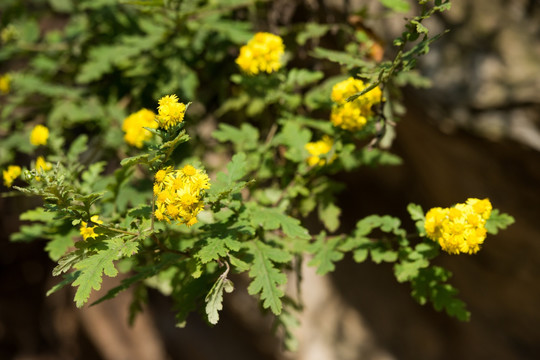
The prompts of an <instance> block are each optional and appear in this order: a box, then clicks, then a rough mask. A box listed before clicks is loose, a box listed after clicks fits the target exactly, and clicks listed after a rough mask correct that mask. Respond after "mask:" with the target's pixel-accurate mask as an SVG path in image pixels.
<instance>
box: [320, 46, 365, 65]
mask: <svg viewBox="0 0 540 360" xmlns="http://www.w3.org/2000/svg"><path fill="white" fill-rule="evenodd" d="M311 55H312V56H313V57H315V58H319V59H325V60H329V61H332V62H336V63H338V64H340V65H343V66H345V67H347V68H348V69H352V68H354V67H360V68H366V69H369V68H372V67H373V64H371V63H369V62H367V61H364V60H362V59H360V58H359V57H355V56H353V55H350V54H348V53H346V52H342V51H335V50H328V49H323V48H320V47H317V48H315V49H314V50H313V53H312V54H311Z"/></svg>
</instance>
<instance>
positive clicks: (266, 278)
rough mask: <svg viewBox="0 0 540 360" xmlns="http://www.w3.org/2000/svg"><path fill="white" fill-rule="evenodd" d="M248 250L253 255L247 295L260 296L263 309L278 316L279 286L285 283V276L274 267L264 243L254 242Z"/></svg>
mask: <svg viewBox="0 0 540 360" xmlns="http://www.w3.org/2000/svg"><path fill="white" fill-rule="evenodd" d="M249 250H250V252H251V254H252V255H253V264H252V267H251V270H250V271H249V276H250V277H251V278H252V279H253V280H252V282H251V283H250V284H249V287H248V293H249V294H250V295H255V294H260V297H261V300H262V305H263V308H265V309H268V308H270V310H272V312H273V313H274V314H276V315H279V314H280V313H281V309H282V303H281V297H283V295H284V292H283V290H282V289H281V288H280V286H282V285H285V283H287V276H286V275H285V274H284V273H282V272H281V271H279V270H278V269H276V268H275V267H274V265H273V264H272V261H270V258H269V257H268V254H267V252H266V246H265V245H264V243H262V242H260V241H259V240H255V241H253V242H251V243H250V246H249Z"/></svg>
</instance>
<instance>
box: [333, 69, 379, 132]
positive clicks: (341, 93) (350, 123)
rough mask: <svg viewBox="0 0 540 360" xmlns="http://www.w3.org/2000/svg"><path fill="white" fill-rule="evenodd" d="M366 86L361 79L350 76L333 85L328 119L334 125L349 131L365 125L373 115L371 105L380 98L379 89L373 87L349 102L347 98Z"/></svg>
mask: <svg viewBox="0 0 540 360" xmlns="http://www.w3.org/2000/svg"><path fill="white" fill-rule="evenodd" d="M367 87H368V85H366V84H364V82H363V81H362V80H359V79H354V78H352V77H350V78H348V79H347V80H344V81H341V82H339V83H337V84H336V85H334V87H333V88H332V95H331V98H332V101H334V103H335V104H334V106H333V107H332V113H331V115H330V121H332V124H334V126H338V127H341V128H342V129H344V130H349V131H358V130H360V129H362V128H363V127H364V126H365V124H366V123H367V120H368V118H369V117H370V116H372V115H373V110H372V106H373V105H375V104H378V103H380V102H381V100H382V92H381V89H380V88H379V87H375V88H373V89H372V90H370V91H368V92H367V93H365V94H364V95H362V96H360V97H358V98H357V99H355V100H353V101H350V102H347V98H349V97H350V96H352V95H354V94H356V93H358V92H361V91H362V90H364V89H366V88H367Z"/></svg>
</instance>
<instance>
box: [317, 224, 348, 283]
mask: <svg viewBox="0 0 540 360" xmlns="http://www.w3.org/2000/svg"><path fill="white" fill-rule="evenodd" d="M340 241H341V239H340V238H338V237H334V238H331V239H326V233H324V232H322V233H320V234H319V235H318V236H317V240H316V242H315V243H314V244H313V246H312V247H311V252H312V253H313V254H315V256H314V257H313V259H311V261H310V262H309V263H308V265H309V266H316V267H317V274H319V275H324V274H326V273H329V272H331V271H334V269H335V265H334V263H335V262H337V261H339V260H341V259H343V256H344V255H343V253H342V252H340V251H339V250H338V249H337V248H338V245H339V243H340Z"/></svg>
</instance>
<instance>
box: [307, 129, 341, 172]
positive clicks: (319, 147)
mask: <svg viewBox="0 0 540 360" xmlns="http://www.w3.org/2000/svg"><path fill="white" fill-rule="evenodd" d="M332 146H334V141H333V140H332V138H330V137H329V136H328V135H324V136H323V137H322V139H321V140H319V141H315V142H309V143H307V144H306V150H307V151H308V152H309V153H310V155H311V156H310V157H308V158H307V162H308V164H309V166H315V165H319V166H323V165H324V164H326V158H325V157H324V155H326V154H328V153H329V152H330V150H331V149H332ZM335 158H336V155H335V154H334V156H332V157H331V158H330V159H329V160H328V163H331V162H332V161H334V159H335Z"/></svg>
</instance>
